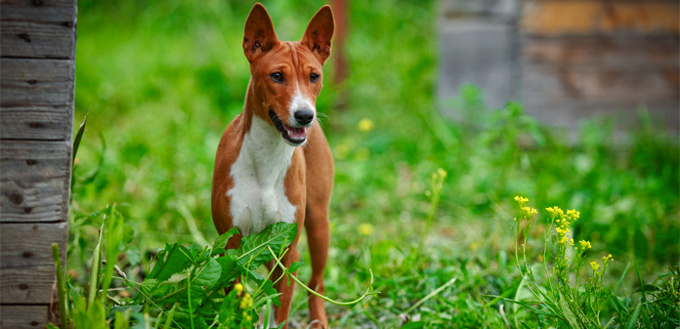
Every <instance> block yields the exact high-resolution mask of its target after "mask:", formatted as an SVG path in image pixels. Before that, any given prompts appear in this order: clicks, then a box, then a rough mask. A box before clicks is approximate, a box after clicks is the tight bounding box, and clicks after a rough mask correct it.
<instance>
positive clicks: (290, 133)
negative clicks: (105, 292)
mask: <svg viewBox="0 0 680 329" xmlns="http://www.w3.org/2000/svg"><path fill="white" fill-rule="evenodd" d="M269 117H270V118H271V119H272V122H273V123H274V126H276V129H278V130H279V132H281V137H283V139H285V140H286V141H288V142H289V143H290V144H291V145H293V146H298V145H301V144H302V143H304V142H305V140H307V127H291V126H289V125H287V124H285V123H283V122H282V121H281V119H279V117H278V116H276V113H274V111H273V110H269Z"/></svg>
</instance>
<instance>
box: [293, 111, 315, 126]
mask: <svg viewBox="0 0 680 329" xmlns="http://www.w3.org/2000/svg"><path fill="white" fill-rule="evenodd" d="M312 120H314V112H312V111H310V110H297V111H295V121H297V122H298V123H299V124H301V125H303V126H306V125H308V124H309V123H310V122H312Z"/></svg>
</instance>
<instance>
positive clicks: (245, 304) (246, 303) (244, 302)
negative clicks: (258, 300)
mask: <svg viewBox="0 0 680 329" xmlns="http://www.w3.org/2000/svg"><path fill="white" fill-rule="evenodd" d="M240 306H241V308H249V307H253V299H252V298H250V294H249V293H246V294H245V295H243V299H241V305H240Z"/></svg>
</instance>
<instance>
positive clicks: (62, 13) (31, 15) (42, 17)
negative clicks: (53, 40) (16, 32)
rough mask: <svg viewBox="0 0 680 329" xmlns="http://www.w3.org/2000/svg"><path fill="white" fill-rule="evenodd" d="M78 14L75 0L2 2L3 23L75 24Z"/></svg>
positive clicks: (4, 0) (9, 0) (0, 4)
mask: <svg viewBox="0 0 680 329" xmlns="http://www.w3.org/2000/svg"><path fill="white" fill-rule="evenodd" d="M76 13H77V7H76V1H75V0H0V18H1V19H2V20H3V21H9V20H16V21H29V22H31V21H32V22H54V23H64V24H67V23H69V22H70V23H72V24H75V21H76Z"/></svg>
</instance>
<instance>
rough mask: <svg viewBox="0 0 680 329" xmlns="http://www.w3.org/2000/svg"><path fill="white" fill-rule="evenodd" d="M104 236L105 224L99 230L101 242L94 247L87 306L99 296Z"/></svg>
mask: <svg viewBox="0 0 680 329" xmlns="http://www.w3.org/2000/svg"><path fill="white" fill-rule="evenodd" d="M103 234H104V223H102V226H101V227H100V228H99V241H98V242H97V245H96V246H95V247H94V252H92V267H91V268H92V270H91V272H90V291H89V294H88V298H87V305H88V306H89V305H92V303H94V299H95V297H96V296H97V286H98V278H99V264H101V257H102V253H101V248H102V235H103Z"/></svg>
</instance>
